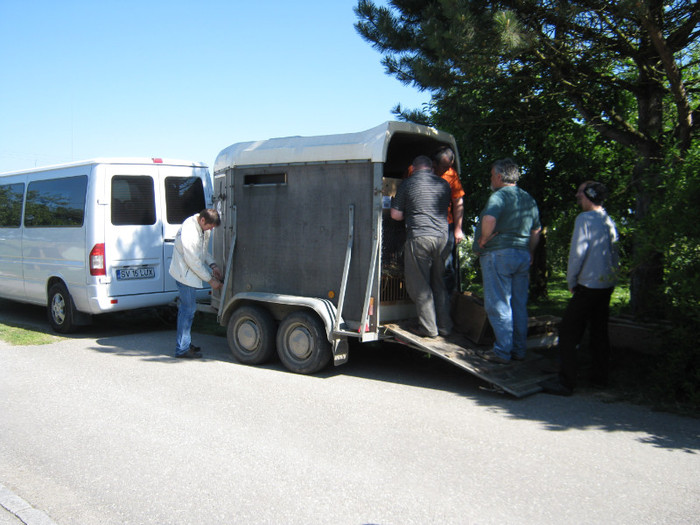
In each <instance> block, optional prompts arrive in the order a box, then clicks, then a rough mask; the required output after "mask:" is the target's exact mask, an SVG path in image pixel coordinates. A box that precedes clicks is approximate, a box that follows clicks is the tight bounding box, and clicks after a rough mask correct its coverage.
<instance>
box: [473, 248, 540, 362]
mask: <svg viewBox="0 0 700 525" xmlns="http://www.w3.org/2000/svg"><path fill="white" fill-rule="evenodd" d="M480 260H481V273H482V276H483V279H484V307H485V308H486V314H487V315H488V317H489V322H490V323H491V327H492V328H493V333H494V336H495V338H496V342H495V343H494V345H493V352H494V353H495V354H496V355H497V356H499V357H502V358H503V359H510V358H511V356H515V357H525V351H526V349H527V293H528V288H529V285H530V252H528V251H527V250H516V249H513V248H507V249H503V250H496V251H493V252H487V253H485V254H483V255H482V256H481V257H480Z"/></svg>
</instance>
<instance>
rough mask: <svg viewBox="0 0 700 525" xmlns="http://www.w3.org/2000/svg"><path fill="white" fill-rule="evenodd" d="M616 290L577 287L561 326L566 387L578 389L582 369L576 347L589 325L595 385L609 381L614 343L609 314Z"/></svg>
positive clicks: (561, 355) (560, 370)
mask: <svg viewBox="0 0 700 525" xmlns="http://www.w3.org/2000/svg"><path fill="white" fill-rule="evenodd" d="M612 292H613V289H612V288H599V289H596V288H586V287H585V286H580V285H579V286H577V287H576V288H575V289H574V296H573V297H572V298H571V300H570V301H569V304H568V306H567V307H566V311H565V312H564V318H563V319H562V322H561V325H560V327H559V357H560V359H561V364H560V368H559V378H560V380H561V382H562V384H564V385H565V386H567V387H569V388H572V389H573V388H575V386H576V374H577V370H578V363H577V356H576V348H577V346H578V345H579V343H580V342H581V339H582V338H583V333H584V332H585V331H586V326H588V327H589V332H590V342H589V343H590V351H591V358H592V365H593V366H592V371H591V379H592V380H593V381H594V382H595V383H599V384H603V385H604V384H606V383H607V382H608V368H609V366H610V341H609V339H608V314H609V311H610V296H611V295H612Z"/></svg>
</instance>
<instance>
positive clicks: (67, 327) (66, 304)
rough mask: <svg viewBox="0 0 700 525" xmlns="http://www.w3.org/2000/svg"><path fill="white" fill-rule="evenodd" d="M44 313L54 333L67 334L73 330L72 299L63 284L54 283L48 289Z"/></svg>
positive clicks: (73, 308) (73, 312)
mask: <svg viewBox="0 0 700 525" xmlns="http://www.w3.org/2000/svg"><path fill="white" fill-rule="evenodd" d="M46 311H47V313H48V316H49V324H50V325H51V328H53V329H54V331H56V332H58V333H60V334H67V333H70V332H72V331H74V330H75V306H74V305H73V298H72V297H71V296H70V294H69V293H68V289H67V288H66V286H65V285H64V284H63V283H56V284H54V285H52V286H51V288H49V300H48V304H47V308H46Z"/></svg>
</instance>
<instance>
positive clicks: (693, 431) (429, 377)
mask: <svg viewBox="0 0 700 525" xmlns="http://www.w3.org/2000/svg"><path fill="white" fill-rule="evenodd" d="M0 322H2V323H4V324H7V325H11V326H20V327H23V328H29V329H36V330H37V331H41V332H47V333H52V332H51V330H50V327H49V325H48V321H47V319H46V309H45V307H40V306H32V305H25V304H20V303H14V302H12V301H5V300H0ZM174 336H175V328H174V326H173V325H172V324H168V323H166V322H164V321H163V320H162V319H161V318H160V317H159V316H157V315H155V314H154V313H153V312H150V313H149V312H148V311H140V312H120V313H114V314H105V315H102V316H96V317H95V322H94V323H93V324H92V325H91V326H87V327H82V328H81V329H80V331H79V332H78V333H76V334H70V335H68V336H63V337H65V338H69V339H80V340H84V339H94V340H95V343H96V344H95V346H92V347H91V348H92V349H93V350H95V351H98V352H102V353H108V354H113V355H115V356H124V357H136V358H140V359H142V360H144V361H147V362H154V361H155V362H166V363H173V364H176V363H183V361H182V360H180V359H176V358H174V357H173V355H172V351H171V346H172V345H171V343H174ZM193 341H194V343H195V344H198V345H200V346H202V347H203V348H204V350H205V358H204V359H203V360H202V361H203V362H207V361H221V362H226V363H230V364H231V365H233V366H234V367H237V366H241V365H240V364H238V363H237V362H236V360H235V359H234V358H233V357H232V355H231V353H230V352H229V350H228V345H227V343H226V339H225V338H223V337H218V336H215V335H208V334H198V333H193ZM260 368H261V369H268V370H270V371H274V372H275V373H279V372H285V373H291V372H286V370H285V369H284V367H283V366H282V365H281V363H279V362H278V361H276V362H273V363H270V364H267V365H264V366H261V367H260ZM231 373H232V374H235V373H236V372H235V368H232V369H231ZM341 375H345V376H352V377H357V378H361V379H366V380H371V381H383V382H391V383H396V384H401V385H407V386H411V387H415V388H425V389H432V390H439V391H444V392H451V393H453V394H455V395H458V396H461V397H464V398H468V399H470V400H471V401H473V402H474V403H475V404H477V405H479V406H482V407H484V409H486V410H491V411H494V412H498V413H501V414H502V415H503V416H504V417H508V418H514V419H526V420H532V421H539V422H541V424H542V426H543V428H545V429H547V430H550V431H552V432H564V431H568V430H574V429H575V430H587V429H596V430H603V431H606V432H633V433H638V434H640V435H639V437H638V438H637V439H638V440H639V442H641V443H646V444H649V445H651V446H654V447H659V448H665V449H669V450H682V451H685V452H687V453H689V454H697V453H700V420H697V419H692V418H685V417H680V416H675V415H672V414H665V413H659V412H654V411H652V410H651V409H649V408H648V407H644V406H636V405H632V404H629V403H627V402H622V401H619V399H618V398H617V397H616V396H615V394H614V390H613V391H608V392H604V391H596V390H591V389H588V390H587V389H585V388H583V389H581V390H580V391H578V392H577V393H576V395H574V396H573V397H569V398H562V397H556V396H549V395H547V394H535V395H532V396H529V397H526V398H523V399H516V398H514V397H512V396H509V395H507V394H500V393H497V392H494V391H492V390H489V385H487V384H486V383H484V382H483V381H481V380H480V379H478V378H476V377H474V376H471V375H470V374H469V373H467V372H465V371H463V370H461V369H459V368H457V367H455V366H453V365H451V364H449V363H447V362H446V361H444V360H442V359H440V358H438V357H435V356H428V355H427V354H423V353H421V352H419V351H416V350H413V349H411V348H409V347H406V346H403V345H399V344H388V343H366V344H359V343H353V344H352V345H351V350H350V359H349V361H348V363H347V364H345V365H342V366H340V367H337V368H334V367H332V366H331V367H330V368H328V369H326V370H325V371H323V372H321V373H320V374H317V376H316V377H320V378H326V379H332V378H334V377H337V376H341Z"/></svg>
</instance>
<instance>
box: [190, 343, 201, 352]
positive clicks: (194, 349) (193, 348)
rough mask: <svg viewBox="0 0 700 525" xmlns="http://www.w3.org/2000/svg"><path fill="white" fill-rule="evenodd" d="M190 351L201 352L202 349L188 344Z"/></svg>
mask: <svg viewBox="0 0 700 525" xmlns="http://www.w3.org/2000/svg"><path fill="white" fill-rule="evenodd" d="M190 350H192V351H193V352H201V351H202V348H201V347H199V346H194V345H193V344H190Z"/></svg>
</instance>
